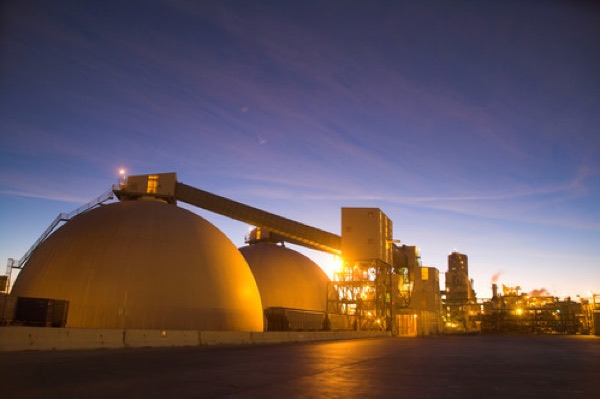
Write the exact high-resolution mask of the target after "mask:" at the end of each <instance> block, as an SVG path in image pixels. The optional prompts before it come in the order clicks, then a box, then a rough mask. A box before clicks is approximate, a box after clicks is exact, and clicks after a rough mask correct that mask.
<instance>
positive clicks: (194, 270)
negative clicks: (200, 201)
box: [13, 201, 263, 331]
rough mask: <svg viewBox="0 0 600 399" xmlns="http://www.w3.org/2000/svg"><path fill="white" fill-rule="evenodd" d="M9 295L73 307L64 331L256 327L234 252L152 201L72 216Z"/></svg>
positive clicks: (211, 230)
mask: <svg viewBox="0 0 600 399" xmlns="http://www.w3.org/2000/svg"><path fill="white" fill-rule="evenodd" d="M13 293H14V294H15V295H18V296H28V297H39V298H54V299H64V300H68V301H70V305H69V313H68V319H67V327H83V328H144V329H145V328H156V329H194V330H234V331H262V329H263V315H262V306H261V302H260V294H259V292H258V288H257V285H256V282H255V280H254V277H253V275H252V272H251V271H250V268H249V267H248V264H247V263H246V261H245V260H244V258H243V257H242V255H241V254H240V253H239V251H238V250H237V248H236V247H235V245H234V244H233V243H232V242H231V241H230V240H229V239H228V238H227V237H226V236H225V235H224V234H223V233H222V232H221V231H220V230H219V229H217V228H216V227H215V226H213V225H212V224H211V223H209V222H208V221H206V220H205V219H203V218H201V217H200V216H198V215H196V214H194V213H192V212H190V211H187V210H185V209H182V208H178V207H177V206H175V205H169V204H165V203H162V202H157V201H125V202H119V203H113V204H109V205H105V206H102V207H100V208H96V209H94V210H91V211H89V212H86V213H84V214H81V215H79V216H76V217H75V218H73V219H72V220H71V221H70V222H68V223H66V224H65V225H64V226H62V227H61V228H60V229H58V230H57V231H56V232H54V233H53V234H52V235H51V236H50V237H48V238H47V239H46V241H44V243H43V244H42V245H40V246H39V247H38V248H37V249H36V250H35V251H34V253H33V254H32V256H31V258H30V260H29V262H28V263H27V265H26V266H25V268H24V269H23V270H22V271H21V273H20V274H19V276H18V278H17V280H16V282H15V285H14V288H13Z"/></svg>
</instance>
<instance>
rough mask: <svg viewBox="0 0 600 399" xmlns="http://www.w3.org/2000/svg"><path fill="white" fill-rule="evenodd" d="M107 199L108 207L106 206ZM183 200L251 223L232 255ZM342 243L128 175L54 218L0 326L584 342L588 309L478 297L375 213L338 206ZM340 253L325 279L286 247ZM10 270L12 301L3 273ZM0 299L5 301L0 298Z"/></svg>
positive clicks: (453, 259) (461, 260) (465, 276)
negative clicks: (520, 335)
mask: <svg viewBox="0 0 600 399" xmlns="http://www.w3.org/2000/svg"><path fill="white" fill-rule="evenodd" d="M114 197H116V199H118V201H114ZM178 202H184V203H187V204H191V205H193V206H197V207H199V208H202V209H205V210H208V211H211V212H214V213H217V214H220V215H224V216H227V217H229V218H232V219H235V220H238V221H241V222H244V223H247V224H250V225H252V226H254V228H253V229H252V231H251V232H250V234H249V236H248V237H247V238H246V244H247V245H245V246H243V247H241V248H236V246H235V245H234V244H233V242H232V241H231V240H230V239H229V238H228V237H227V236H225V234H223V232H221V231H220V230H219V229H218V228H217V227H216V226H214V225H212V224H211V223H210V222H208V221H207V220H205V219H204V218H202V217H200V216H198V215H197V214H195V213H192V212H190V211H188V210H186V209H183V208H181V207H179V206H178V205H177V204H178ZM340 233H341V234H335V233H331V232H327V231H324V230H321V229H318V228H316V227H312V226H308V225H306V224H303V223H300V222H297V221H294V220H290V219H287V218H284V217H282V216H278V215H275V214H272V213H270V212H267V211H265V210H261V209H258V208H254V207H251V206H249V205H245V204H242V203H239V202H236V201H233V200H231V199H228V198H225V197H221V196H218V195H215V194H212V193H209V192H206V191H203V190H200V189H198V188H195V187H191V186H189V185H186V184H183V183H181V182H179V181H178V180H177V175H176V174H175V173H160V174H152V175H139V176H129V177H128V178H124V179H123V180H122V181H120V182H119V184H118V185H116V186H114V187H113V188H112V189H111V190H110V191H109V192H107V193H105V194H103V195H101V196H100V197H98V198H97V199H95V200H94V201H92V202H90V203H89V204H86V205H84V206H82V207H81V208H79V209H77V210H75V211H74V212H72V213H70V214H60V215H59V216H58V217H57V218H56V219H55V220H54V221H53V222H52V223H51V225H50V226H49V227H48V229H47V230H46V231H45V232H44V233H43V234H42V235H41V237H40V238H39V239H38V240H37V241H36V242H35V243H34V245H33V246H32V247H31V249H30V250H29V251H27V253H26V254H25V255H24V256H23V257H22V258H21V259H19V260H15V259H9V264H8V273H7V276H5V277H4V278H3V279H0V288H4V290H3V291H5V293H3V294H2V293H0V322H1V323H2V325H29V326H47V327H72V328H83V329H123V330H127V329H139V330H159V331H165V330H183V331H189V330H198V331H239V332H263V331H269V332H270V331H380V332H389V333H391V334H394V335H399V336H425V335H430V334H439V333H442V332H443V333H454V332H477V331H483V332H501V333H506V332H515V331H516V332H532V333H533V332H535V333H539V332H542V333H545V332H552V333H556V332H558V333H591V332H592V331H596V330H595V329H594V325H598V324H599V323H598V321H597V320H596V319H597V318H598V317H599V316H600V313H599V312H600V309H598V308H597V307H596V303H595V301H593V303H585V304H584V303H583V302H582V304H575V303H574V302H570V301H569V302H568V303H567V302H560V301H557V300H556V299H555V298H530V297H528V296H524V295H523V294H519V293H515V292H513V291H510V290H505V291H504V293H503V295H500V294H497V291H496V289H497V287H495V291H494V297H493V298H492V299H491V300H488V301H483V300H477V298H476V295H475V292H474V290H473V288H472V287H473V281H472V280H470V279H469V265H468V257H467V255H465V254H461V253H458V252H452V253H451V254H450V255H449V256H448V271H447V272H446V273H445V276H446V278H445V290H444V291H440V275H439V271H438V269H436V268H434V267H428V266H423V265H422V263H421V257H420V253H419V249H418V248H417V247H416V246H409V245H400V242H399V240H398V239H395V238H394V237H393V229H392V220H391V219H390V218H389V217H388V216H387V215H386V214H385V213H384V212H383V211H382V210H380V209H378V208H342V209H341V226H340ZM286 244H293V245H299V246H303V247H306V248H310V249H312V250H317V251H323V252H326V253H329V254H333V255H335V256H338V257H339V259H340V267H339V270H337V271H336V272H335V273H334V275H333V278H332V279H331V280H330V279H329V277H328V276H327V275H326V274H325V273H324V272H323V270H322V269H321V268H320V267H319V266H318V265H317V264H316V263H314V262H313V261H312V260H310V259H309V258H308V257H306V256H305V255H303V254H301V253H300V252H298V251H296V250H293V249H291V248H289V247H288V246H286ZM14 269H18V270H19V271H20V273H19V275H18V278H17V279H16V281H14V285H13V286H12V290H11V291H10V293H8V289H7V287H9V285H10V283H11V281H10V280H11V273H12V271H13V270H14ZM0 291H2V290H0Z"/></svg>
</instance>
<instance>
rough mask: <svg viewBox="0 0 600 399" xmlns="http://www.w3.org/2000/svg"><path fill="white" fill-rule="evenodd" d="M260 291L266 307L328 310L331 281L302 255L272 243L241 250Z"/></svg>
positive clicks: (254, 245)
mask: <svg viewBox="0 0 600 399" xmlns="http://www.w3.org/2000/svg"><path fill="white" fill-rule="evenodd" d="M240 252H241V253H242V255H244V258H246V261H247V262H248V265H249V266H250V269H252V273H253V274H254V278H255V279H256V283H257V284H258V289H259V291H260V295H261V299H262V305H263V308H264V309H266V308H269V307H284V308H294V309H304V310H318V311H325V310H326V308H327V282H328V281H329V278H328V277H327V275H326V274H325V272H324V271H323V270H322V269H321V268H320V267H319V265H317V264H316V263H315V262H313V261H312V260H310V259H309V258H308V257H306V256H304V255H302V254H301V253H300V252H297V251H294V250H292V249H290V248H286V247H282V246H280V245H277V244H271V243H258V244H253V245H248V246H245V247H241V248H240Z"/></svg>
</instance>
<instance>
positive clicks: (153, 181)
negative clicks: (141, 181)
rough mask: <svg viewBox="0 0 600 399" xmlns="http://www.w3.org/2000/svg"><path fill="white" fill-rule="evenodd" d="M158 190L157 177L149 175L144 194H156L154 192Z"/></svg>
mask: <svg viewBox="0 0 600 399" xmlns="http://www.w3.org/2000/svg"><path fill="white" fill-rule="evenodd" d="M157 189H158V176H157V175H150V176H148V188H147V190H146V192H147V193H148V194H156V190H157Z"/></svg>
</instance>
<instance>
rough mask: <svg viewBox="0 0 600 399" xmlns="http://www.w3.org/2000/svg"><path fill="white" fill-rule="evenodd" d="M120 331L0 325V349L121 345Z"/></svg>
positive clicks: (17, 349) (85, 347)
mask: <svg viewBox="0 0 600 399" xmlns="http://www.w3.org/2000/svg"><path fill="white" fill-rule="evenodd" d="M122 347H123V331H122V330H108V329H102V330H97V329H83V328H42V327H0V351H22V350H69V349H90V348H95V349H102V348H110V349H113V348H122Z"/></svg>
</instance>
